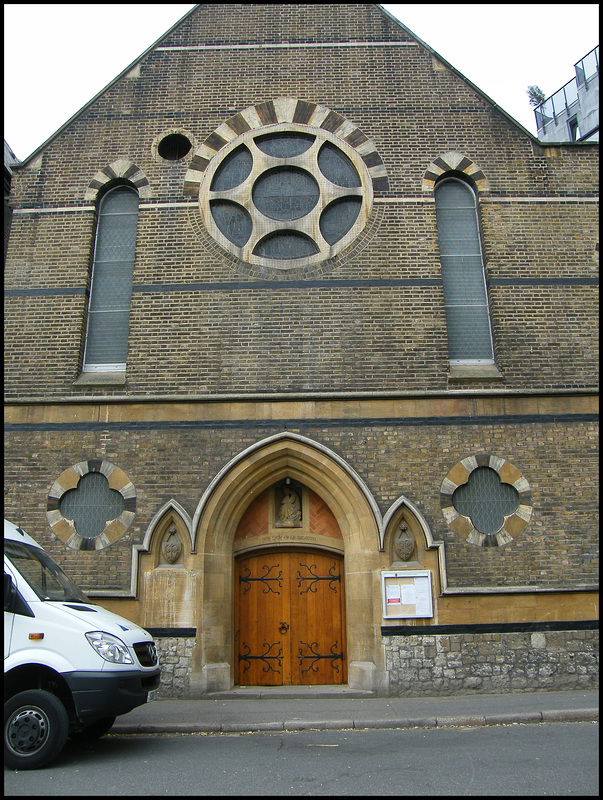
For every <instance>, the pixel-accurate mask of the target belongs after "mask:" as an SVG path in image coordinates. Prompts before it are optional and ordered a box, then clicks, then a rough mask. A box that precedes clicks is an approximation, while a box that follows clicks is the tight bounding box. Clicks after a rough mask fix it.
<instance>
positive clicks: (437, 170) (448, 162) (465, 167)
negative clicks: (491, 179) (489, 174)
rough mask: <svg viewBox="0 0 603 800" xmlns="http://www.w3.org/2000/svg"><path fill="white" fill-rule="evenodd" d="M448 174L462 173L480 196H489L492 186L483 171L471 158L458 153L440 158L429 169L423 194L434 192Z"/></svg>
mask: <svg viewBox="0 0 603 800" xmlns="http://www.w3.org/2000/svg"><path fill="white" fill-rule="evenodd" d="M447 172H456V173H457V174H458V173H462V174H464V175H466V176H467V177H468V178H470V179H471V181H472V183H473V184H474V186H475V188H476V189H477V191H478V193H479V194H480V195H482V196H483V195H487V194H489V193H490V184H489V183H488V179H487V178H486V176H485V175H484V173H483V171H482V169H481V168H480V167H479V166H478V165H477V164H476V163H475V162H474V161H472V160H471V159H470V158H467V156H465V155H463V154H462V153H457V152H456V151H453V150H451V151H449V152H448V153H444V154H443V155H441V156H438V158H436V159H435V160H434V161H432V162H431V164H430V165H429V166H428V167H427V169H426V171H425V173H424V174H423V183H422V187H421V188H422V190H423V192H433V190H434V187H435V184H436V181H437V180H438V178H441V177H442V175H445V174H446V173H447Z"/></svg>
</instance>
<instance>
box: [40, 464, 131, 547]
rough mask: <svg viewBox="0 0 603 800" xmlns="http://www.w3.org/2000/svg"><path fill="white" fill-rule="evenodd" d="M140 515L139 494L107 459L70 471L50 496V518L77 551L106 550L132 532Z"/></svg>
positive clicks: (58, 482) (65, 541) (48, 511)
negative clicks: (138, 506)
mask: <svg viewBox="0 0 603 800" xmlns="http://www.w3.org/2000/svg"><path fill="white" fill-rule="evenodd" d="M135 514H136V491H135V489H134V486H133V484H132V482H131V480H130V479H129V478H128V476H127V475H126V474H125V472H123V471H122V470H121V469H119V467H116V466H115V464H111V463H110V462H109V461H105V460H103V459H90V460H89V461H80V462H79V463H78V464H74V465H73V466H72V467H69V469H66V470H65V471H64V472H63V473H61V475H59V477H58V478H57V480H56V481H55V482H54V483H53V485H52V487H51V489H50V492H49V494H48V501H47V505H46V519H47V520H48V524H49V525H50V527H51V528H52V530H53V533H54V534H55V535H56V536H57V538H59V539H60V540H61V541H62V542H64V543H65V544H66V545H67V546H68V547H72V548H73V549H74V550H102V549H103V548H105V547H108V546H109V545H111V544H114V542H116V541H117V540H118V539H120V538H121V537H122V536H123V535H124V533H125V532H126V531H127V530H128V528H129V527H130V525H131V524H132V523H133V521H134V517H135Z"/></svg>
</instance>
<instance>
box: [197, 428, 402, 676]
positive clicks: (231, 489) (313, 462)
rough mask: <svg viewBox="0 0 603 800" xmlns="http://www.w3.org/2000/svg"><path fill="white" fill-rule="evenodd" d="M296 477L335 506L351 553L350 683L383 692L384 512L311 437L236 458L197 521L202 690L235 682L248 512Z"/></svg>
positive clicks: (273, 441) (281, 439)
mask: <svg viewBox="0 0 603 800" xmlns="http://www.w3.org/2000/svg"><path fill="white" fill-rule="evenodd" d="M286 477H290V478H291V479H292V480H296V481H299V482H301V483H303V484H304V485H306V486H307V487H308V488H309V489H312V490H313V491H315V492H316V493H317V494H319V495H320V496H321V498H322V499H323V500H324V501H325V503H327V505H328V506H329V508H330V509H331V511H332V512H333V514H334V516H335V517H336V519H337V522H338V524H339V526H340V529H341V533H342V536H343V540H344V548H345V571H346V583H345V585H346V607H347V615H348V659H349V664H348V680H349V684H350V686H353V687H355V688H363V689H372V690H379V689H380V688H383V686H384V685H385V682H386V673H385V663H384V652H383V647H382V644H381V635H380V624H381V618H380V616H379V604H378V603H377V604H376V603H375V602H374V596H375V591H376V588H377V590H378V582H379V568H380V563H381V562H380V542H381V526H382V522H381V514H380V512H379V509H378V506H377V504H376V502H375V500H374V498H373V497H372V495H371V493H370V491H369V490H368V488H367V487H366V485H365V484H364V482H363V481H362V479H361V478H360V476H359V475H358V474H357V473H356V472H355V471H354V470H353V469H352V468H351V467H350V466H349V465H347V464H346V463H345V461H344V460H343V459H341V458H340V457H339V456H337V455H336V454H335V453H334V452H332V451H331V450H329V449H328V448H326V447H325V446H324V445H321V444H319V443H317V442H314V441H312V440H311V439H308V438H306V437H303V436H300V435H297V434H292V433H283V434H278V435H277V436H273V437H269V438H267V439H265V440H263V441H261V442H259V443H257V444H255V445H253V446H252V447H250V448H248V449H247V450H245V451H243V452H242V453H240V454H239V455H238V456H236V457H235V458H234V459H232V460H231V461H230V462H229V463H228V464H227V465H226V466H225V467H224V468H223V469H222V470H221V471H220V473H219V474H218V475H217V476H216V478H215V479H214V481H212V483H211V484H210V486H209V487H208V489H207V490H206V492H205V493H204V495H203V497H202V498H201V500H200V502H199V505H198V507H197V510H196V512H195V515H194V517H193V535H194V543H195V544H194V546H195V553H196V555H195V564H194V568H195V570H196V571H197V573H198V574H202V575H203V586H202V587H200V595H201V602H200V603H199V605H198V614H199V616H198V618H197V630H198V631H199V634H200V635H199V637H198V648H197V658H198V659H199V667H200V672H199V675H198V681H199V686H198V689H199V690H200V691H201V692H207V691H218V690H224V689H228V688H230V687H231V686H232V684H233V652H232V608H233V589H232V586H233V566H234V558H233V540H234V536H235V532H236V529H237V525H238V523H239V520H240V519H241V517H242V515H243V514H244V513H245V510H246V509H247V507H248V506H249V504H250V503H251V502H252V500H253V499H254V498H255V497H257V495H258V494H259V493H260V492H262V491H264V490H265V489H266V488H268V487H269V486H271V485H272V484H273V483H274V482H275V481H279V480H282V479H284V478H286Z"/></svg>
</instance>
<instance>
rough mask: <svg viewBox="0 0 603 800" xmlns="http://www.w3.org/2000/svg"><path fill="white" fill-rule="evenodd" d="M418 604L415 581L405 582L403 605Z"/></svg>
mask: <svg viewBox="0 0 603 800" xmlns="http://www.w3.org/2000/svg"><path fill="white" fill-rule="evenodd" d="M416 604H417V593H416V591H415V585H414V583H410V584H406V583H405V584H404V585H403V586H402V605H403V606H414V605H416Z"/></svg>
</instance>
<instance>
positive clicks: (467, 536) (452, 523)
mask: <svg viewBox="0 0 603 800" xmlns="http://www.w3.org/2000/svg"><path fill="white" fill-rule="evenodd" d="M478 467H489V468H490V469H492V470H494V471H495V472H496V473H497V474H498V477H499V478H500V481H501V483H508V484H510V485H511V486H513V488H514V489H515V490H516V491H517V493H518V496H519V505H518V506H517V508H516V509H515V511H514V513H513V514H509V515H507V516H505V518H504V522H503V524H502V526H501V528H500V529H499V530H498V531H496V532H495V533H491V534H490V533H488V534H487V533H481V532H480V531H478V530H476V528H475V527H474V525H473V522H472V521H471V518H470V517H467V516H464V515H463V514H459V512H458V511H457V510H456V508H455V507H454V505H453V504H452V495H453V494H454V492H455V491H456V489H458V487H459V486H462V485H463V484H466V483H467V481H468V480H469V476H470V475H471V473H472V472H473V471H474V470H476V469H478ZM440 506H441V508H442V513H443V515H444V519H445V520H446V524H447V525H448V527H449V528H450V530H452V531H454V533H456V534H457V536H459V537H460V538H461V539H462V540H463V541H465V542H467V543H468V544H472V545H476V546H477V547H493V546H494V547H496V546H503V545H506V544H509V542H512V541H513V540H514V539H515V538H517V536H518V535H519V534H520V533H521V532H522V531H523V529H524V528H525V527H526V525H527V524H528V522H529V521H530V519H531V516H532V493H531V490H530V485H529V483H528V481H527V479H526V478H525V477H524V476H523V475H522V474H521V472H520V471H519V470H518V469H517V468H516V467H514V466H513V465H512V464H511V463H510V462H509V461H507V460H506V459H504V458H500V457H499V456H494V455H492V454H490V453H478V454H477V455H474V456H468V457H467V458H463V459H462V460H461V461H459V463H458V464H456V465H455V466H454V467H453V468H452V469H451V470H450V472H449V473H448V474H447V475H446V477H445V478H444V480H443V481H442V485H441V487H440Z"/></svg>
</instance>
